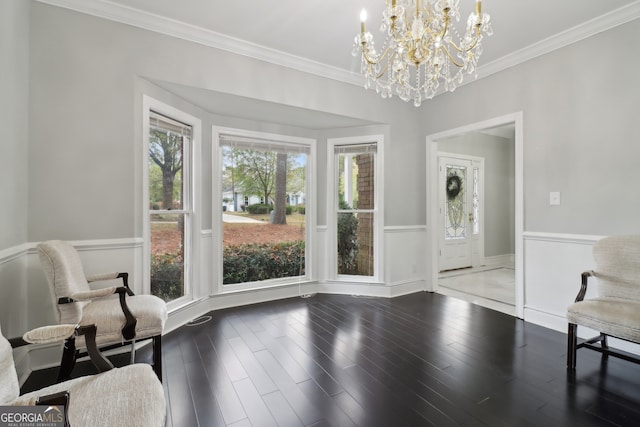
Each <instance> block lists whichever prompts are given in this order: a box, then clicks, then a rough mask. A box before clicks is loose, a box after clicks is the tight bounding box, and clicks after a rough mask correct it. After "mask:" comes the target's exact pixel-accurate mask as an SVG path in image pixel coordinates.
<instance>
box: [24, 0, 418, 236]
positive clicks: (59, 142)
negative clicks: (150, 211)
mask: <svg viewBox="0 0 640 427" xmlns="http://www.w3.org/2000/svg"><path fill="white" fill-rule="evenodd" d="M32 8H33V13H32V23H31V25H32V26H31V28H32V32H31V36H32V40H31V52H32V54H31V59H32V68H31V69H32V77H31V85H32V104H31V105H32V114H31V130H32V134H31V150H30V158H29V160H30V191H29V206H30V208H29V239H30V240H32V241H39V240H43V239H48V238H54V237H56V238H64V239H69V240H73V239H101V238H120V237H123V238H124V237H133V236H135V237H140V236H141V221H142V218H141V216H140V215H139V212H138V210H139V208H138V207H136V206H139V205H140V202H139V198H137V197H138V194H137V191H138V190H137V189H136V187H139V185H137V183H139V182H140V177H139V173H140V171H139V164H140V163H139V147H138V144H139V140H140V139H139V138H137V137H136V133H137V132H139V131H138V130H137V128H136V117H137V115H139V111H136V108H137V107H136V104H138V105H139V100H138V98H137V97H138V96H139V95H140V91H139V89H137V88H136V85H139V84H140V78H141V77H142V78H145V79H152V80H161V81H168V82H174V83H178V84H184V85H188V86H195V87H200V88H204V89H208V90H213V91H219V92H223V93H229V94H233V95H239V96H248V97H252V98H256V99H261V100H265V101H270V102H277V103H283V104H287V105H291V106H296V107H303V108H307V109H311V110H318V111H324V112H332V113H337V114H341V115H347V116H351V117H357V118H362V119H366V120H369V121H372V122H380V123H385V124H390V125H391V126H392V127H393V131H392V132H391V134H390V141H386V144H387V147H389V146H392V147H396V148H395V149H391V150H390V151H388V152H387V153H386V157H385V162H386V167H387V175H386V180H387V181H386V184H387V187H391V188H393V187H397V186H398V184H399V183H401V182H405V181H410V182H412V183H413V182H415V183H417V184H416V187H417V190H418V191H419V194H420V196H419V197H415V198H410V199H409V203H408V206H407V209H402V210H400V209H389V206H402V205H407V198H406V197H404V196H403V195H401V194H398V193H389V194H387V196H386V202H385V214H386V215H387V216H386V224H387V225H404V224H406V225H416V224H423V223H424V218H425V206H424V197H423V194H424V181H425V179H424V170H423V167H422V164H423V163H424V162H423V159H424V155H423V153H424V144H422V143H421V142H422V141H421V136H420V129H418V127H416V126H415V118H417V112H416V111H415V110H414V109H413V107H412V106H410V105H408V104H405V103H404V102H402V101H399V100H397V99H396V100H392V101H391V102H383V100H381V99H379V97H378V96H377V95H376V94H375V93H374V92H365V91H364V90H363V89H362V88H360V87H356V86H353V85H350V84H346V83H341V82H337V81H333V80H328V79H324V78H320V77H317V76H313V75H308V74H305V73H301V72H297V71H294V70H290V69H284V68H282V67H277V66H275V65H271V64H267V63H264V62H261V61H256V60H253V59H250V58H246V57H242V56H237V55H233V54H230V53H228V52H224V51H219V50H216V49H211V48H208V47H205V46H202V45H199V44H195V43H189V42H186V41H183V40H178V39H174V38H171V37H167V36H163V35H159V34H156V33H152V32H148V31H144V30H141V29H137V28H133V27H130V26H127V25H123V24H118V23H114V22H110V21H107V20H103V19H99V18H95V17H91V16H88V15H83V14H79V13H76V12H72V11H69V10H66V9H62V8H57V7H52V6H48V5H45V4H42V3H34V4H33V6H32ZM279 82H284V83H282V84H280V83H279ZM403 113H408V116H409V117H406V116H405V115H404V114H403ZM218 119H219V117H218V118H217V119H216V117H212V118H211V120H212V121H215V122H216V123H215V124H220V125H227V124H228V123H229V122H230V121H233V120H232V118H226V119H225V118H223V120H218ZM221 122H225V123H227V124H225V123H221ZM256 122H259V120H257V121H256ZM254 126H255V125H254ZM203 127H207V124H206V122H203ZM205 142H206V141H205ZM321 149H322V148H321V147H319V150H318V151H320V150H321ZM205 153H207V152H206V151H205ZM203 157H204V156H203ZM325 183H326V178H325V177H323V176H322V175H319V176H318V186H319V194H324V191H323V190H324V186H325ZM319 206H323V204H322V203H320V205H319ZM203 214H206V212H204V213H203ZM204 216H206V215H204ZM98 218H99V221H97V219H98ZM319 218H322V217H319ZM203 224H206V222H204V223H203Z"/></svg>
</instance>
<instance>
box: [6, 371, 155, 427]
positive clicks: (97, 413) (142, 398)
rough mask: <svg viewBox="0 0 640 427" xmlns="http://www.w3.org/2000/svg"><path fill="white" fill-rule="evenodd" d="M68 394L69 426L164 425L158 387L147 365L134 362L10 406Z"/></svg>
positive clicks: (22, 398)
mask: <svg viewBox="0 0 640 427" xmlns="http://www.w3.org/2000/svg"><path fill="white" fill-rule="evenodd" d="M65 390H68V391H69V424H70V425H71V426H73V427H85V426H86V427H120V426H122V427H124V426H127V427H132V426H138V427H143V426H145V427H146V426H149V427H152V426H157V427H160V426H164V424H165V417H166V402H165V398H164V390H163V388H162V384H161V383H160V381H158V377H156V374H155V373H154V372H153V370H152V369H151V366H149V365H147V364H142V363H137V364H133V365H128V366H125V367H122V368H116V369H112V370H110V371H107V372H104V373H102V374H100V375H90V376H86V377H80V378H76V379H73V380H70V381H65V382H62V383H59V384H54V385H52V386H49V387H45V388H43V389H40V390H38V391H35V392H32V393H27V394H24V395H22V396H20V397H19V398H17V399H16V400H14V401H13V402H11V403H9V404H10V405H33V404H35V401H36V399H37V398H38V397H39V396H45V395H48V394H54V393H57V392H60V391H65Z"/></svg>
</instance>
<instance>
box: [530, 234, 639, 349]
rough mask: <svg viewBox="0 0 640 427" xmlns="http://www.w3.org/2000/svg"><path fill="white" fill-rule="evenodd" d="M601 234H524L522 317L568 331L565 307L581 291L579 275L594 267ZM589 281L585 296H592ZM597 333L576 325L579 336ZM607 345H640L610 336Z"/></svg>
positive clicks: (593, 287)
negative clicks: (595, 250) (594, 257)
mask: <svg viewBox="0 0 640 427" xmlns="http://www.w3.org/2000/svg"><path fill="white" fill-rule="evenodd" d="M601 238H602V236H589V235H568V234H553V233H524V251H525V308H524V312H525V317H524V318H525V320H526V321H528V322H531V323H535V324H538V325H541V326H544V327H547V328H550V329H554V330H556V331H559V332H564V333H566V332H567V318H566V310H567V307H568V306H569V305H570V304H572V303H573V302H574V301H575V298H576V295H577V294H578V291H579V290H580V281H581V274H582V272H584V271H587V270H592V269H593V268H594V267H595V264H594V261H593V255H592V249H593V245H594V244H595V243H596V242H597V241H598V240H599V239H601ZM593 285H594V282H593V281H591V285H590V286H589V288H588V291H587V295H586V298H589V297H592V296H594V292H595V286H593ZM595 335H597V332H596V331H593V330H590V329H588V328H582V327H579V328H578V336H580V337H581V338H590V337H593V336H595ZM610 345H611V346H612V347H616V348H619V349H622V350H626V351H629V352H633V353H640V346H638V345H635V344H631V343H627V342H624V341H620V340H615V339H611V340H610Z"/></svg>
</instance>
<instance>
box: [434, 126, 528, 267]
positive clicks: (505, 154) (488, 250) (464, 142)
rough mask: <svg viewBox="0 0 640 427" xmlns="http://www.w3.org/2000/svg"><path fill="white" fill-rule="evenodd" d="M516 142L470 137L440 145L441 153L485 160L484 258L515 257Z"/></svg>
mask: <svg viewBox="0 0 640 427" xmlns="http://www.w3.org/2000/svg"><path fill="white" fill-rule="evenodd" d="M514 148H515V147H514V140H513V139H506V138H501V137H498V136H492V135H487V134H483V133H469V134H465V135H461V136H457V137H453V138H448V139H446V140H442V141H438V151H441V152H447V153H455V154H466V155H470V156H476V157H482V158H484V159H485V163H484V200H483V201H481V203H483V204H484V255H485V256H486V257H490V256H496V255H506V254H513V253H515V233H514V230H515V191H514V190H515V189H514V182H515V167H514V165H515V160H514V159H515V158H514V155H515V150H514Z"/></svg>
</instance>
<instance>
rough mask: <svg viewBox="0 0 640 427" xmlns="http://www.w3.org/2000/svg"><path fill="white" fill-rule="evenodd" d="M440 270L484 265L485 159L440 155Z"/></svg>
mask: <svg viewBox="0 0 640 427" xmlns="http://www.w3.org/2000/svg"><path fill="white" fill-rule="evenodd" d="M438 158H439V181H438V182H439V188H440V190H439V193H440V194H439V213H440V218H439V223H440V226H439V230H440V233H439V234H440V237H439V242H440V244H439V246H440V258H439V269H440V271H444V270H453V269H458V268H465V267H471V266H476V265H480V264H481V263H482V260H481V258H482V257H483V252H484V250H483V249H484V248H482V247H481V245H482V242H481V239H480V237H481V233H480V231H481V220H482V215H481V203H480V196H481V193H482V192H481V180H482V163H483V162H482V159H479V158H472V157H468V156H462V155H460V156H458V155H455V154H443V153H440V154H439V156H438Z"/></svg>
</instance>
